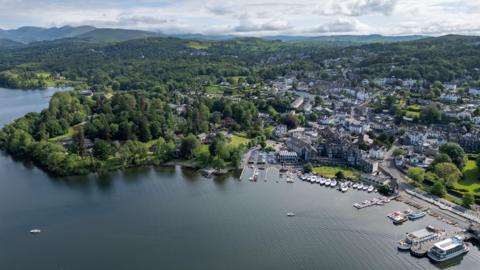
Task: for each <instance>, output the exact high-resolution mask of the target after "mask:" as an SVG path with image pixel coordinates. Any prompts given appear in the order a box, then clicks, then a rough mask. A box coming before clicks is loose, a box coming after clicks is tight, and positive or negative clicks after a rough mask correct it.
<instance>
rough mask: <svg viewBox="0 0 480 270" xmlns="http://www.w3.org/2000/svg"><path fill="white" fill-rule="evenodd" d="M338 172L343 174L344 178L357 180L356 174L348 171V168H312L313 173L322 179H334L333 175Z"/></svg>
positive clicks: (350, 170)
mask: <svg viewBox="0 0 480 270" xmlns="http://www.w3.org/2000/svg"><path fill="white" fill-rule="evenodd" d="M340 171H341V172H343V174H344V175H345V177H349V178H357V177H358V173H357V172H355V171H354V170H352V169H349V168H343V167H332V166H319V167H314V168H313V172H314V173H316V174H318V175H321V176H323V177H328V178H333V177H335V174H336V173H337V172H340Z"/></svg>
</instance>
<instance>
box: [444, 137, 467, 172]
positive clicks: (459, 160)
mask: <svg viewBox="0 0 480 270" xmlns="http://www.w3.org/2000/svg"><path fill="white" fill-rule="evenodd" d="M439 151H440V153H444V154H447V155H448V156H449V157H450V158H451V159H452V161H453V163H455V165H457V167H458V168H459V169H460V170H461V169H463V167H465V163H466V158H465V151H464V150H463V148H462V147H461V146H460V145H458V143H453V142H449V143H446V144H443V145H441V146H440V149H439Z"/></svg>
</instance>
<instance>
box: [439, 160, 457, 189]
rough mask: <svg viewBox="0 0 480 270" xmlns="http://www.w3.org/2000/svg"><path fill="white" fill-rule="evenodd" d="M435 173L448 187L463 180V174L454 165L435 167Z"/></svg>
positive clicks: (443, 164) (440, 164)
mask: <svg viewBox="0 0 480 270" xmlns="http://www.w3.org/2000/svg"><path fill="white" fill-rule="evenodd" d="M434 172H435V174H436V175H437V176H438V177H439V178H440V179H442V180H443V181H444V182H445V183H447V184H448V185H452V184H453V183H456V182H457V181H458V180H460V179H461V178H462V172H461V171H460V170H459V169H458V168H457V166H455V164H453V163H447V162H444V163H439V164H437V165H435V168H434Z"/></svg>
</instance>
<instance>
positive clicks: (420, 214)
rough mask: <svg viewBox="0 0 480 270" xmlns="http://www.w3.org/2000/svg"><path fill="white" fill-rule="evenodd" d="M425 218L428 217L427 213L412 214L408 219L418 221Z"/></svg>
mask: <svg viewBox="0 0 480 270" xmlns="http://www.w3.org/2000/svg"><path fill="white" fill-rule="evenodd" d="M424 216H426V213H425V212H412V213H410V214H408V219H410V220H417V219H421V218H423V217H424Z"/></svg>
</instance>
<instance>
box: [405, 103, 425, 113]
mask: <svg viewBox="0 0 480 270" xmlns="http://www.w3.org/2000/svg"><path fill="white" fill-rule="evenodd" d="M422 109H423V106H421V105H418V104H413V105H410V106H408V107H407V110H408V111H412V112H421V111H422Z"/></svg>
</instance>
